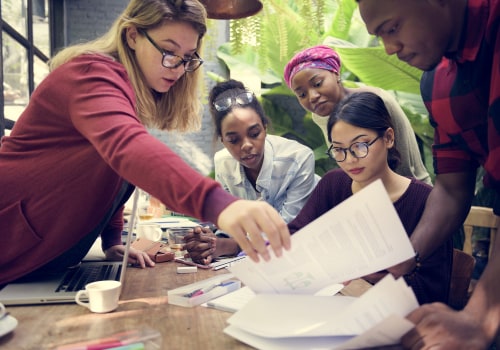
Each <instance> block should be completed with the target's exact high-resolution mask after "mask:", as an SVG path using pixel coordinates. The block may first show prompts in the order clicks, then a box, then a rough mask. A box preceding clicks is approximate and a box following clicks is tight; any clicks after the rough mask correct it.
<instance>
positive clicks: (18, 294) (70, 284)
mask: <svg viewBox="0 0 500 350" xmlns="http://www.w3.org/2000/svg"><path fill="white" fill-rule="evenodd" d="M136 209H137V191H135V192H134V202H133V207H132V214H133V215H131V219H130V220H129V225H128V233H127V235H126V236H127V238H126V243H125V253H124V254H123V260H122V261H85V260H84V261H82V262H81V263H80V264H79V265H78V266H76V267H72V268H68V269H67V270H66V271H63V272H62V273H61V274H60V275H51V276H50V277H47V278H45V279H41V280H33V281H27V282H24V281H23V282H12V283H9V284H7V285H6V286H5V287H4V288H2V290H0V302H2V303H3V304H4V305H37V304H38V305H39V304H60V303H74V302H75V295H76V293H77V292H78V291H79V290H81V289H85V285H86V284H87V283H90V282H95V281H101V280H116V281H120V282H121V283H122V289H123V283H124V281H125V272H126V267H127V265H128V264H127V261H128V254H129V250H130V242H131V236H132V234H131V232H133V231H132V228H133V227H134V221H135V218H136V215H134V214H135V213H136ZM82 300H84V299H82Z"/></svg>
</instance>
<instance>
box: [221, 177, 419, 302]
mask: <svg viewBox="0 0 500 350" xmlns="http://www.w3.org/2000/svg"><path fill="white" fill-rule="evenodd" d="M414 255H415V252H414V250H413V248H412V245H411V243H410V240H409V238H408V235H407V233H406V232H405V229H404V227H403V224H402V223H401V220H400V219H399V216H398V214H397V212H396V209H395V208H394V206H393V204H392V202H391V200H390V198H389V196H388V194H387V192H386V190H385V188H384V186H383V184H382V181H381V180H377V181H375V182H373V183H372V184H370V185H369V186H367V187H366V188H364V189H363V190H361V191H359V192H358V193H356V194H354V195H353V196H351V197H350V198H348V199H347V200H345V201H344V202H342V203H341V204H339V205H337V206H336V207H335V208H333V209H331V210H330V211H328V212H326V213H325V214H323V215H322V216H321V217H319V218H317V219H316V220H314V221H313V222H311V223H310V224H308V225H307V226H305V227H303V228H302V229H301V230H299V231H298V232H296V233H295V234H294V235H293V236H292V247H291V249H290V250H289V251H285V250H284V251H283V256H282V257H280V258H276V257H275V256H274V255H273V252H272V250H271V256H272V259H271V260H270V261H268V262H265V261H263V260H262V259H261V261H260V262H259V263H255V262H253V261H252V260H251V259H244V260H243V261H241V262H236V263H234V264H233V265H232V266H231V267H230V268H229V270H230V271H231V272H232V273H234V275H235V276H236V277H237V278H238V279H240V280H241V281H242V282H243V283H244V284H245V285H247V286H249V287H250V289H252V290H253V291H254V292H255V293H257V294H259V293H274V294H314V293H316V292H317V291H319V290H321V289H322V288H324V287H326V286H329V285H332V284H335V283H342V282H345V281H349V280H352V279H356V278H359V277H362V276H365V275H368V274H370V273H374V272H377V271H380V270H384V269H386V268H388V267H391V266H394V265H397V264H398V263H400V262H403V261H405V260H408V259H410V258H412V257H413V256H414Z"/></svg>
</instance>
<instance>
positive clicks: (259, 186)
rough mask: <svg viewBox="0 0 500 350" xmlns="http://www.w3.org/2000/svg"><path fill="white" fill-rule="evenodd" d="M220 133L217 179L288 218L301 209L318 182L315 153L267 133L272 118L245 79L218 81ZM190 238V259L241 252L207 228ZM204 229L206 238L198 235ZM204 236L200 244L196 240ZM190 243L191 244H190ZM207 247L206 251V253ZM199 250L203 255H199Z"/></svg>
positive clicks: (214, 97)
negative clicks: (268, 115)
mask: <svg viewBox="0 0 500 350" xmlns="http://www.w3.org/2000/svg"><path fill="white" fill-rule="evenodd" d="M209 104H210V112H211V114H212V117H213V120H214V123H215V129H216V135H217V137H218V138H220V140H221V142H222V144H223V145H224V149H222V150H220V151H218V152H217V153H216V154H215V157H214V164H215V179H216V180H217V181H218V182H219V183H221V185H222V187H223V188H224V189H226V191H228V192H229V193H231V194H232V195H234V196H237V197H240V198H244V199H250V200H260V201H265V202H268V203H269V204H270V205H272V206H273V207H274V208H275V209H276V210H277V211H278V212H279V214H280V215H281V217H282V218H283V219H284V220H285V221H286V222H289V221H291V220H292V219H293V218H295V216H296V215H297V213H298V212H299V211H300V210H301V209H302V207H303V205H304V204H305V202H306V201H307V199H308V198H309V195H310V194H311V191H312V190H313V189H314V187H315V186H316V183H317V181H318V180H319V176H317V175H316V174H315V170H314V169H315V168H314V167H315V161H314V154H313V151H312V150H311V149H310V148H308V147H307V146H304V145H302V144H300V143H298V142H297V141H294V140H290V139H287V138H284V137H280V136H276V135H269V134H268V133H267V130H268V126H269V120H268V118H267V116H266V115H265V112H264V109H263V108H262V106H261V104H260V103H259V101H258V100H257V98H256V97H255V95H254V94H253V93H252V92H250V91H248V90H247V89H246V88H245V86H244V85H243V83H241V82H239V81H236V80H232V79H231V80H229V81H225V82H220V83H218V84H217V85H215V86H214V87H213V89H212V90H211V92H210V96H209ZM194 231H195V232H194V233H193V235H194V236H195V237H192V236H191V235H188V236H187V237H186V239H185V240H186V242H188V244H186V249H187V250H188V252H189V253H190V255H191V258H192V259H194V260H196V261H200V262H203V263H210V262H211V261H212V258H213V257H215V256H214V255H213V254H210V252H209V251H210V250H213V251H214V252H215V247H216V246H218V247H219V249H217V253H221V254H223V255H233V254H235V253H237V252H239V247H238V246H237V245H236V244H231V245H230V246H231V248H230V249H229V251H227V250H226V249H224V246H225V240H224V238H227V236H226V235H224V234H223V233H220V232H219V233H218V237H220V240H218V242H217V241H216V239H215V236H213V235H212V234H211V231H209V230H208V229H201V228H200V229H195V230H194ZM202 232H203V233H205V235H202V237H198V235H199V234H201V233H202ZM200 239H204V240H205V241H206V244H203V245H202V246H201V247H200V246H198V245H197V243H196V242H197V241H198V240H200ZM190 241H191V242H192V243H189V242H190ZM207 250H208V252H207ZM198 253H201V254H203V256H200V255H199V254H198Z"/></svg>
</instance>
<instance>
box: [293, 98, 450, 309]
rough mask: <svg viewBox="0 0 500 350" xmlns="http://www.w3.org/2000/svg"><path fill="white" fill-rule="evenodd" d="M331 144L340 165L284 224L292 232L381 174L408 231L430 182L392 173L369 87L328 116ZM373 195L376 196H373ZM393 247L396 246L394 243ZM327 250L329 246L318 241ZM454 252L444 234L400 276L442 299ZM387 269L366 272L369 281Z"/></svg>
mask: <svg viewBox="0 0 500 350" xmlns="http://www.w3.org/2000/svg"><path fill="white" fill-rule="evenodd" d="M327 130H328V136H329V143H330V147H329V148H328V155H329V156H330V157H331V158H332V159H334V160H335V161H336V162H337V164H338V166H339V168H340V169H334V170H331V171H330V172H328V173H327V174H325V175H324V176H323V178H322V179H321V181H320V182H319V183H318V186H316V188H315V189H314V191H313V193H312V194H311V197H310V198H309V200H308V201H307V203H306V205H305V206H304V208H303V209H302V211H301V212H300V213H299V214H298V215H297V217H296V218H295V220H294V221H292V222H291V223H289V224H288V228H289V229H290V232H292V233H293V232H296V231H297V230H299V229H300V228H302V227H304V226H305V225H307V224H308V223H309V222H311V221H313V220H314V219H316V218H318V217H319V216H321V215H322V214H324V213H325V212H327V211H328V210H330V209H331V208H333V207H335V206H336V205H338V204H339V203H341V202H343V201H344V200H345V199H347V198H349V197H350V196H352V195H353V194H354V193H356V192H358V191H361V190H362V189H363V188H364V187H366V186H368V185H369V184H371V183H372V182H373V181H375V180H377V179H381V180H382V182H383V184H384V187H385V189H386V190H387V193H388V195H389V197H390V198H391V200H392V202H393V203H394V207H395V209H396V211H397V213H398V215H399V218H400V219H401V222H402V223H403V226H404V228H405V230H406V232H407V233H408V235H409V236H411V234H412V232H413V230H414V229H415V226H416V225H417V224H418V222H419V220H420V217H421V216H422V213H423V210H424V207H425V202H426V201H427V197H428V196H429V193H430V192H431V189H432V187H431V186H429V185H427V184H425V183H424V182H422V181H419V180H417V179H415V178H408V177H405V176H402V175H399V174H397V173H396V172H395V171H394V169H396V168H397V165H398V162H399V159H400V158H399V157H400V156H399V152H398V150H397V148H396V147H395V144H396V143H397V141H396V139H395V132H394V128H393V126H392V120H391V117H390V115H389V113H388V111H387V108H386V107H385V104H384V102H383V100H382V99H381V98H380V97H379V96H377V95H376V94H373V93H371V92H355V93H352V94H350V95H349V96H347V97H346V98H345V99H344V100H342V101H341V102H340V103H338V104H337V106H336V107H335V109H334V110H333V112H332V114H331V116H330V117H329V119H328V123H327ZM373 200H377V199H376V198H373ZM395 248H396V249H397V247H395ZM322 249H323V250H324V251H323V253H324V254H328V247H327V246H324V247H322ZM452 258H453V246H452V241H451V239H449V240H448V241H446V242H445V243H444V244H443V245H441V246H440V247H438V248H436V251H435V252H434V253H433V254H432V255H431V256H429V257H428V258H426V259H425V260H422V261H420V260H419V258H418V256H417V257H416V259H417V268H416V269H415V270H414V271H412V272H411V273H409V274H408V275H405V276H404V278H405V280H406V282H407V283H408V285H410V286H411V288H412V289H413V291H414V292H415V295H416V296H417V299H418V301H419V303H428V302H435V301H441V302H447V300H448V291H449V284H450V277H451V263H452ZM387 273H388V272H387V271H380V272H378V273H375V274H372V275H369V276H365V277H364V278H365V279H366V280H367V281H368V282H371V283H376V282H377V281H378V280H380V279H381V278H382V277H383V276H384V275H385V274H387Z"/></svg>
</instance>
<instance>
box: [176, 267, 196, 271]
mask: <svg viewBox="0 0 500 350" xmlns="http://www.w3.org/2000/svg"><path fill="white" fill-rule="evenodd" d="M196 271H198V268H197V267H196V266H178V267H177V273H193V272H196Z"/></svg>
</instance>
